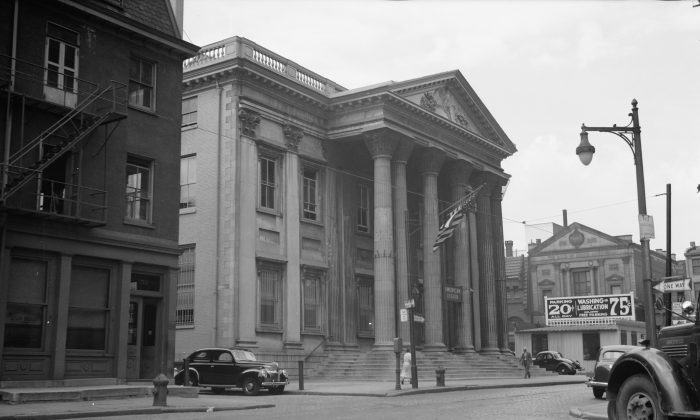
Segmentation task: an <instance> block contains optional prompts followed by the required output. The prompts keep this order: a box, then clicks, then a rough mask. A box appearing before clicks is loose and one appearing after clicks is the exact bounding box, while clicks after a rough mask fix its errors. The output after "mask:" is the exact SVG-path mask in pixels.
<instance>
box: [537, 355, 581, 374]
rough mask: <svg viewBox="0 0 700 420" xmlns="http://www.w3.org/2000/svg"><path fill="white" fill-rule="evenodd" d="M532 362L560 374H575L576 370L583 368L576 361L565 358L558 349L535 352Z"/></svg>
mask: <svg viewBox="0 0 700 420" xmlns="http://www.w3.org/2000/svg"><path fill="white" fill-rule="evenodd" d="M532 364H534V365H535V366H539V367H543V368H545V369H546V370H549V371H552V372H557V373H558V374H560V375H575V374H576V371H579V370H583V367H581V364H580V363H579V362H578V361H574V360H570V359H567V358H565V357H564V356H562V355H561V353H559V352H558V351H551V350H547V351H541V352H539V353H537V356H535V359H534V360H533V361H532Z"/></svg>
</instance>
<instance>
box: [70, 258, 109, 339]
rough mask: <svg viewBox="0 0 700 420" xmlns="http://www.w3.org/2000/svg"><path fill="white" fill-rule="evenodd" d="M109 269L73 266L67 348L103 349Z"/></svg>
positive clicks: (106, 322) (107, 314) (107, 309)
mask: <svg viewBox="0 0 700 420" xmlns="http://www.w3.org/2000/svg"><path fill="white" fill-rule="evenodd" d="M109 274H110V272H109V270H107V269H103V268H96V267H83V266H73V269H72V275H71V282H70V298H69V303H68V305H69V306H68V328H67V331H66V348H67V349H80V350H105V349H106V348H107V325H108V322H109V309H110V305H109V301H110V293H109V289H110V278H109Z"/></svg>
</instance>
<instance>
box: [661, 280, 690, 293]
mask: <svg viewBox="0 0 700 420" xmlns="http://www.w3.org/2000/svg"><path fill="white" fill-rule="evenodd" d="M654 289H656V290H658V291H659V292H661V293H670V292H682V291H685V290H690V279H680V280H673V281H662V282H661V283H659V284H657V285H656V286H654Z"/></svg>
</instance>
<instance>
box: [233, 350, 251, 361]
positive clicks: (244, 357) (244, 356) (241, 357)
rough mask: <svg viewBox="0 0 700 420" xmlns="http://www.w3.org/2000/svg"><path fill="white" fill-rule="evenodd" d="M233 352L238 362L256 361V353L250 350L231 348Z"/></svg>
mask: <svg viewBox="0 0 700 420" xmlns="http://www.w3.org/2000/svg"><path fill="white" fill-rule="evenodd" d="M231 353H233V357H234V358H235V359H236V361H237V362H240V361H249V362H254V361H255V360H256V359H255V355H254V354H253V353H251V352H249V351H248V350H231Z"/></svg>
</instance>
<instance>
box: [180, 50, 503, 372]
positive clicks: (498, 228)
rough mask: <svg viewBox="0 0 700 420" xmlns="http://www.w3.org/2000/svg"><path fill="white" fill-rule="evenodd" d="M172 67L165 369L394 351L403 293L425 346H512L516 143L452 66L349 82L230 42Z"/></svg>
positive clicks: (405, 327) (405, 330) (497, 350)
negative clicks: (170, 321)
mask: <svg viewBox="0 0 700 420" xmlns="http://www.w3.org/2000/svg"><path fill="white" fill-rule="evenodd" d="M183 66H184V80H183V84H184V93H183V98H182V99H183V102H182V110H183V111H182V112H183V118H182V153H181V198H180V246H181V248H182V255H181V257H180V276H179V280H178V287H177V317H176V318H177V332H176V355H175V357H176V359H178V358H181V357H183V355H185V354H188V353H189V352H191V351H193V350H195V349H197V348H200V347H204V346H219V347H233V346H240V347H245V348H250V349H254V350H255V351H256V353H258V354H262V355H263V356H264V357H265V358H268V357H272V358H275V359H276V360H287V361H291V360H297V359H301V358H304V357H306V356H308V355H310V354H311V353H312V352H313V353H314V355H319V354H332V353H334V352H344V353H353V352H355V353H359V354H366V353H372V352H382V351H388V352H391V351H392V350H393V338H394V337H401V338H402V339H403V343H404V344H405V345H408V344H409V342H410V336H409V324H408V322H403V321H402V313H401V312H402V311H401V309H403V308H404V306H405V303H406V301H407V300H409V299H411V298H412V299H414V302H415V305H416V307H415V312H416V315H417V317H416V319H417V322H416V323H415V331H414V332H415V334H414V340H415V344H416V346H417V348H418V349H419V350H421V351H422V352H444V353H445V354H446V352H452V353H455V354H457V353H481V354H502V353H510V351H509V350H508V341H507V333H508V331H507V322H506V321H507V314H506V307H507V304H506V291H505V257H504V245H503V226H502V210H501V199H502V191H504V187H505V185H506V184H507V182H508V179H509V175H508V174H506V173H505V172H504V171H503V169H502V167H501V162H502V161H503V159H505V158H507V157H508V156H510V155H512V154H513V153H514V152H515V151H516V148H515V146H514V144H513V143H512V142H511V141H510V140H509V138H508V137H507V135H506V134H505V132H504V131H503V130H502V129H501V127H500V126H499V125H498V123H497V122H496V119H495V118H494V117H493V116H492V115H491V113H490V112H489V110H488V109H487V108H486V107H485V106H484V104H483V103H482V101H481V100H480V99H479V97H478V96H477V94H476V92H475V91H474V90H473V89H472V87H471V86H470V85H469V83H468V82H467V80H466V79H465V78H464V76H463V75H462V74H461V73H460V72H459V71H457V70H455V71H447V72H444V73H439V74H434V75H428V76H424V77H419V78H416V79H411V80H406V81H402V82H394V81H389V82H384V83H378V84H375V85H372V86H367V87H361V88H356V89H347V88H345V87H343V86H341V85H339V84H337V83H335V82H333V81H331V80H329V79H327V78H325V77H323V76H321V75H319V74H316V73H314V72H313V71H311V70H309V69H307V68H304V67H302V66H301V65H299V64H297V63H295V62H294V61H291V60H289V59H287V58H285V57H283V56H281V55H279V54H276V53H274V52H272V51H270V50H268V49H266V48H264V47H262V46H260V45H257V44H255V43H254V42H252V41H250V40H248V39H245V38H240V37H233V38H229V39H226V40H223V41H221V42H217V43H214V44H211V45H208V46H206V47H203V48H202V49H201V50H200V52H199V54H198V55H197V56H196V57H194V58H192V59H188V60H187V61H185V62H184V64H183ZM477 189H478V191H477V193H476V194H473V199H472V200H471V201H470V203H469V205H468V206H466V207H465V208H466V210H465V212H464V215H463V217H462V219H461V222H460V223H459V224H457V225H456V227H455V229H454V231H453V234H452V236H451V237H450V238H449V239H448V240H447V241H445V242H444V243H443V244H441V245H439V246H438V248H437V250H435V251H434V250H433V245H434V242H435V238H436V237H437V234H438V231H439V229H440V226H441V224H442V223H443V222H444V220H445V218H446V216H447V212H446V211H445V210H446V209H447V210H449V206H450V205H452V204H453V203H455V202H459V201H460V200H463V199H464V197H465V196H469V195H470V193H471V192H472V191H474V190H477Z"/></svg>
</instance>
